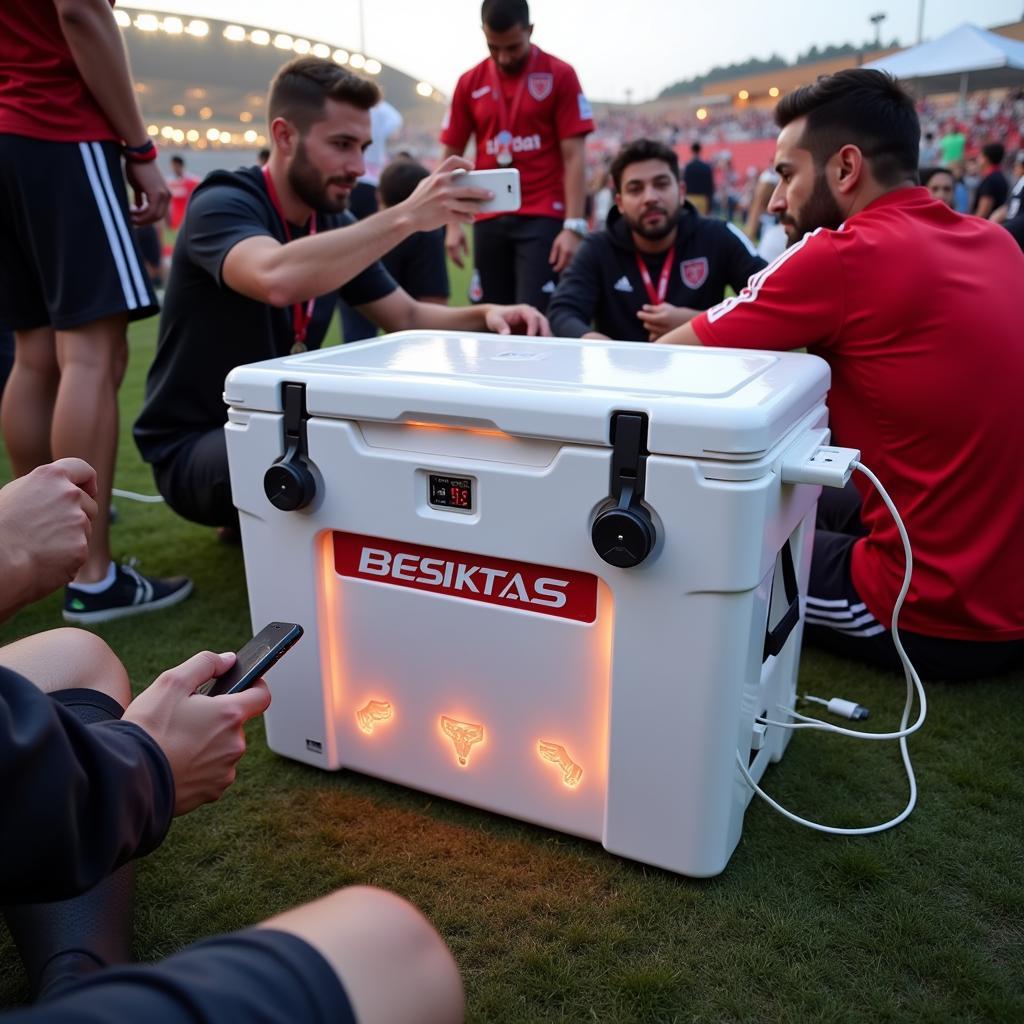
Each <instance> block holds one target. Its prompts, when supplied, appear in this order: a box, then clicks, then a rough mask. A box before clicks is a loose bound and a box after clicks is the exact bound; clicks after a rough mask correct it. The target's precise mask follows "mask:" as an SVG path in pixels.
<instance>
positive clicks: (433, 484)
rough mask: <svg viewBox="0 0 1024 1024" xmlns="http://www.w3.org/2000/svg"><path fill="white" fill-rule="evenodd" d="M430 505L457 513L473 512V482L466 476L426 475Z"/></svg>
mask: <svg viewBox="0 0 1024 1024" xmlns="http://www.w3.org/2000/svg"><path fill="white" fill-rule="evenodd" d="M428 480H429V487H430V504H431V505H433V506H434V508H450V509H454V510H455V511H457V512H472V511H473V481H472V480H471V479H470V478H469V477H468V476H440V475H438V474H437V473H430V474H428Z"/></svg>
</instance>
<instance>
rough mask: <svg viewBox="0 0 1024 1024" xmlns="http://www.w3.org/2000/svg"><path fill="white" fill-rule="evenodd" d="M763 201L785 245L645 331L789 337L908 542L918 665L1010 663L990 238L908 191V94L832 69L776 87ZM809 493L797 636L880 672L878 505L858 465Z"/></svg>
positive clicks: (1015, 367)
mask: <svg viewBox="0 0 1024 1024" xmlns="http://www.w3.org/2000/svg"><path fill="white" fill-rule="evenodd" d="M775 118H776V121H777V122H778V124H779V126H780V128H781V131H780V133H779V137H778V143H777V149H776V170H777V171H778V173H779V175H780V182H779V184H778V186H777V187H776V189H775V193H774V195H773V196H772V200H771V203H770V207H769V208H770V209H771V210H772V211H773V212H775V213H776V214H778V216H779V219H780V220H781V222H782V223H783V224H784V225H785V227H786V230H787V233H788V235H789V241H790V246H789V248H788V249H787V251H786V252H785V253H784V254H783V255H782V256H780V257H779V258H778V259H777V260H775V262H774V263H772V264H770V265H769V266H768V267H766V268H765V269H764V270H762V271H761V272H760V273H759V274H755V275H754V277H752V278H751V279H750V282H749V284H748V286H747V287H746V288H745V289H744V290H743V291H742V292H741V293H740V294H739V295H737V296H736V297H735V298H731V299H726V300H725V302H723V303H721V304H720V305H718V306H715V307H714V308H713V309H710V310H708V311H707V312H706V313H701V314H700V315H699V316H697V317H695V318H694V319H693V320H692V321H690V323H688V324H686V325H684V326H683V327H681V328H678V329H677V330H675V331H672V332H670V333H669V334H667V335H665V336H664V337H663V338H662V339H661V340H662V341H664V342H668V343H674V344H705V345H714V346H722V347H727V348H729V347H736V348H750V347H751V346H755V345H756V346H757V347H759V348H765V349H779V350H783V349H798V348H803V347H806V348H807V350H808V351H809V352H810V353H812V354H814V355H818V356H821V357H822V358H823V359H825V360H826V361H827V362H828V363H829V365H830V367H831V370H832V388H831V391H830V392H829V397H828V405H829V410H830V421H831V428H832V431H833V438H834V442H835V443H836V444H839V445H849V446H852V447H856V448H859V449H860V450H861V452H862V453H863V463H864V465H865V466H866V467H867V468H868V469H870V470H872V471H873V472H874V473H875V474H876V475H877V476H878V478H879V479H880V481H881V482H882V484H883V485H884V486H885V487H886V489H887V490H888V491H889V492H890V494H891V496H892V499H893V501H894V503H895V505H896V508H897V509H898V510H899V512H900V515H901V516H902V518H903V520H904V522H905V523H906V528H907V531H908V533H909V535H910V541H911V544H912V545H913V559H914V575H913V582H912V585H911V588H910V592H909V595H908V597H907V601H906V603H905V605H904V606H903V610H902V613H901V617H900V625H901V630H900V634H901V638H902V640H903V643H904V645H905V647H906V649H907V651H908V652H909V654H910V656H911V658H912V659H913V660H914V662H915V664H916V665H917V668H918V670H919V671H920V673H921V675H922V676H925V677H927V676H931V677H939V678H975V677H977V676H981V675H985V674H987V673H991V672H998V671H1002V670H1004V669H1006V668H1009V667H1011V666H1015V665H1017V664H1020V663H1021V662H1022V661H1024V587H1022V586H1021V582H1020V568H1021V566H1022V565H1024V531H1022V530H1021V528H1020V524H1021V519H1022V514H1024V474H1022V473H1021V472H1020V468H1019V465H1018V452H1017V450H1016V448H1015V447H1014V446H1013V445H1012V444H1011V445H1008V444H1006V443H1005V441H1006V438H1008V437H1016V436H1018V435H1019V433H1020V412H1019V404H1020V394H1019V392H1020V381H1021V380H1024V346H1022V345H1021V344H1020V337H1019V328H1018V319H1019V310H1018V298H1017V296H1018V289H1019V285H1020V282H1021V281H1022V280H1024V255H1022V254H1021V252H1020V251H1019V250H1018V249H1017V247H1016V246H1015V245H1014V242H1013V239H1012V238H1010V236H1009V234H1008V233H1007V232H1005V231H1003V230H1002V229H1001V228H999V227H998V226H996V225H993V224H989V223H987V222H986V221H984V220H981V219H979V218H976V217H962V216H960V215H959V214H957V213H954V212H953V211H952V210H950V209H948V208H947V207H946V206H944V205H943V204H940V203H936V202H934V201H933V200H932V198H931V197H930V196H929V195H928V193H927V191H926V190H925V189H923V188H919V187H916V185H915V183H916V180H917V165H918V142H919V139H920V129H919V125H918V120H917V114H916V112H915V109H914V102H913V99H912V98H911V97H910V96H909V95H908V94H907V93H906V92H905V91H904V89H903V88H902V87H901V86H900V85H899V84H898V83H897V82H896V81H894V80H893V79H891V78H890V77H888V76H887V75H884V74H882V73H881V72H878V71H872V70H867V69H864V68H855V69H848V70H845V71H840V72H837V73H836V74H833V75H828V76H825V77H823V78H820V79H819V80H818V81H817V83H816V84H814V85H809V86H804V87H803V88H800V89H797V90H796V91H795V92H793V93H791V94H790V95H788V96H786V97H785V98H784V99H783V100H781V101H780V103H779V105H778V107H777V108H776V111H775ZM853 479H854V481H855V483H856V493H853V492H852V489H847V490H843V491H832V490H831V489H829V488H826V489H825V492H824V494H823V497H822V501H821V502H819V518H818V530H817V532H816V535H815V540H814V554H813V558H812V562H811V577H810V583H809V586H808V595H807V598H806V622H807V630H806V632H805V636H806V637H807V639H808V640H809V641H811V642H812V643H820V644H823V645H825V646H828V647H829V648H831V649H832V650H834V651H836V652H838V653H840V654H844V655H848V656H851V657H856V658H860V659H863V660H865V661H869V662H871V663H873V664H877V665H883V666H890V667H896V666H897V665H898V660H897V656H896V651H895V648H894V645H893V643H892V641H891V639H890V637H889V635H888V630H887V626H888V624H889V622H890V620H891V617H892V610H893V605H894V603H895V600H896V597H897V594H898V593H899V591H900V588H901V586H902V583H903V576H904V554H903V547H902V544H901V541H900V538H899V535H898V532H897V529H896V526H895V524H894V522H893V519H892V516H891V515H890V513H889V511H888V510H887V508H886V507H885V505H884V504H883V502H882V500H881V498H880V497H879V496H878V494H877V493H876V492H875V491H874V490H873V488H872V487H871V486H870V485H869V484H868V483H867V481H866V480H865V479H864V478H863V476H862V475H861V474H858V473H855V474H854V477H853Z"/></svg>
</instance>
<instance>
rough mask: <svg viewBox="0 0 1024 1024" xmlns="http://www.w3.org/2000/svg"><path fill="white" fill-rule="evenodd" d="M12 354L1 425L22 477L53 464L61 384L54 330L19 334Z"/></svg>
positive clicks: (45, 328) (12, 458)
mask: <svg viewBox="0 0 1024 1024" xmlns="http://www.w3.org/2000/svg"><path fill="white" fill-rule="evenodd" d="M14 353H15V354H14V366H13V367H12V368H11V375H10V377H9V378H8V380H7V387H6V388H5V389H4V398H3V406H2V408H0V424H2V426H3V434H4V442H5V443H6V445H7V453H8V455H9V456H10V459H11V467H12V468H13V470H14V475H15V476H24V475H25V474H26V473H31V472H32V470H33V469H35V468H36V466H42V465H44V464H45V463H47V462H52V461H53V457H52V454H51V452H50V424H51V422H52V420H53V405H54V402H55V400H56V398H57V385H58V383H59V381H60V370H59V368H58V366H57V353H56V342H55V340H54V335H53V329H52V328H50V327H37V328H35V329H33V330H31V331H18V332H17V334H16V335H15V349H14Z"/></svg>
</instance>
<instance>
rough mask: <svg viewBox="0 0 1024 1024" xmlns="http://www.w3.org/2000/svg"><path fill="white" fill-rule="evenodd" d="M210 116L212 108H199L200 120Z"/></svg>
mask: <svg viewBox="0 0 1024 1024" xmlns="http://www.w3.org/2000/svg"><path fill="white" fill-rule="evenodd" d="M211 117H213V110H211V109H210V107H200V108H199V119H200V120H201V121H209V120H210V118H211Z"/></svg>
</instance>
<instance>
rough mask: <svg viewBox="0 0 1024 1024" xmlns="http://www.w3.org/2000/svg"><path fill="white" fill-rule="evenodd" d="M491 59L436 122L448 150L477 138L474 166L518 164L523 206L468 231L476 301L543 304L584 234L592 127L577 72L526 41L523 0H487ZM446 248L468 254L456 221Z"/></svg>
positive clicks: (469, 75)
mask: <svg viewBox="0 0 1024 1024" xmlns="http://www.w3.org/2000/svg"><path fill="white" fill-rule="evenodd" d="M480 16H481V20H482V22H483V31H484V38H485V39H486V41H487V49H488V50H489V51H490V54H491V55H490V57H488V58H487V59H486V60H484V61H481V62H480V63H479V64H477V65H476V67H473V68H470V70H469V71H467V72H466V73H465V74H464V75H463V76H462V77H461V78H460V79H459V81H458V84H457V85H456V87H455V94H454V95H453V96H452V103H451V107H450V108H449V109H448V112H447V114H446V115H445V119H444V124H443V125H442V128H441V142H442V144H443V145H444V153H445V156H451V155H459V156H461V155H462V153H463V152H464V150H465V148H466V145H467V144H468V142H469V139H470V136H475V138H476V159H477V167H479V168H480V169H482V170H487V169H493V168H496V167H515V168H517V169H518V171H519V181H520V189H521V194H522V204H521V206H520V207H519V209H518V210H517V211H516V212H515V213H507V214H501V215H498V214H488V215H485V216H482V217H480V218H479V219H478V220H477V222H476V224H475V225H474V228H473V263H474V268H475V269H474V271H473V280H472V283H471V284H470V298H471V299H472V300H473V301H474V302H529V303H531V304H532V305H534V306H537V308H538V309H542V310H543V309H545V307H546V306H547V303H548V301H549V299H550V298H551V294H552V293H553V292H554V290H555V285H556V283H557V279H558V275H559V274H560V273H561V272H562V271H563V270H565V268H566V267H567V266H568V265H569V262H570V260H571V259H572V258H573V255H574V254H575V252H576V250H577V249H578V248H579V245H580V242H581V241H582V239H583V238H584V237H585V236H586V234H587V221H586V219H585V217H584V204H585V202H586V170H585V166H584V139H585V138H586V136H587V134H588V133H589V132H592V131H593V130H594V122H593V119H592V118H591V113H590V104H589V103H588V102H587V98H586V96H584V95H583V90H582V89H581V88H580V83H579V79H578V78H577V77H576V72H575V71H574V70H573V69H572V67H570V66H569V65H568V64H566V63H565V61H561V60H559V59H558V58H557V57H553V56H551V55H550V54H548V53H544V52H543V51H542V50H541V49H540V47H538V46H535V45H534V44H533V43H532V42H531V38H532V36H533V26H532V25H531V24H530V8H529V6H528V4H527V3H526V0H484V3H483V5H482V6H481V9H480ZM445 248H446V249H447V251H448V255H449V256H450V257H451V258H452V260H453V261H454V262H455V264H456V265H457V266H460V267H461V266H462V262H463V258H464V256H465V255H466V254H467V252H468V249H469V247H468V244H467V242H466V235H465V232H464V231H463V228H462V225H461V224H459V223H458V222H455V223H452V224H450V225H449V226H448V232H447V237H446V239H445Z"/></svg>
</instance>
